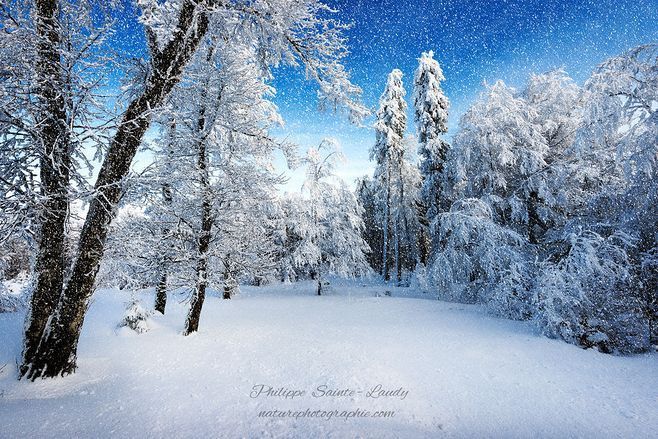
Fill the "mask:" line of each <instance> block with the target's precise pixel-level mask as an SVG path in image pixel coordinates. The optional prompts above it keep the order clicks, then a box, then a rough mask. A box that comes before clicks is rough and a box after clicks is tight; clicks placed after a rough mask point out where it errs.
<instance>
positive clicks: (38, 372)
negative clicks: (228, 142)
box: [1, 0, 366, 379]
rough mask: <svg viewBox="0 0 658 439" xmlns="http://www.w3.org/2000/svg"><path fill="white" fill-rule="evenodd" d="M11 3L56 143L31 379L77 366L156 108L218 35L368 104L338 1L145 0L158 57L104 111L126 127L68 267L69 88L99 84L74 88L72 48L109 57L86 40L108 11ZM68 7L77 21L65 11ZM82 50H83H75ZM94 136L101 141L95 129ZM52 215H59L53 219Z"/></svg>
mask: <svg viewBox="0 0 658 439" xmlns="http://www.w3.org/2000/svg"><path fill="white" fill-rule="evenodd" d="M112 3H113V2H112ZM5 6H6V7H5V8H2V13H3V20H5V18H4V17H5V16H11V18H7V20H8V21H12V19H14V18H20V20H18V19H17V20H16V21H15V22H14V23H15V24H11V27H12V28H13V29H19V30H21V32H23V31H25V32H27V34H28V35H22V37H25V38H22V41H21V43H20V45H17V46H16V47H15V48H16V50H17V51H20V53H17V54H16V56H12V57H11V59H27V60H34V62H33V64H31V65H30V66H29V68H27V69H24V70H23V71H29V72H34V76H33V78H32V79H33V80H34V81H35V83H36V84H38V88H39V93H38V101H39V102H40V105H39V108H38V111H37V112H35V114H36V115H37V120H38V122H39V123H37V124H35V126H36V127H38V129H37V131H33V132H34V133H35V134H36V139H37V141H36V142H34V144H35V145H45V146H46V148H47V149H48V150H47V151H46V154H42V155H41V157H47V160H43V161H41V163H39V164H38V168H39V171H40V172H41V173H43V175H42V176H41V178H40V181H41V182H43V185H42V186H43V188H44V189H43V190H44V193H43V196H44V199H45V200H46V201H45V203H46V206H45V207H44V212H45V213H47V214H45V213H44V214H43V215H40V217H39V218H40V222H41V223H43V224H41V230H42V231H44V230H47V231H48V232H47V234H43V235H42V237H41V239H40V240H39V251H40V253H39V254H41V255H42V257H41V261H42V262H41V263H39V261H37V264H36V271H37V273H36V274H37V277H40V278H42V281H41V283H40V281H39V280H38V279H37V287H36V288H35V292H34V294H33V296H32V301H31V307H30V309H31V312H30V316H29V318H28V322H27V324H26V333H25V335H26V345H25V350H24V355H23V361H22V363H23V364H22V367H21V375H23V376H28V377H29V378H31V379H34V378H37V377H40V376H57V375H60V374H67V373H71V372H73V371H74V369H75V359H76V347H77V342H78V338H79V334H80V330H81V328H82V323H83V320H84V316H85V313H86V310H87V308H88V306H87V305H88V301H89V298H90V297H91V294H92V292H93V289H94V284H95V281H96V274H97V272H98V269H99V266H100V261H101V257H102V255H103V252H104V249H105V242H106V239H107V235H108V231H109V227H110V224H111V222H112V219H113V216H114V214H115V212H116V209H117V206H118V204H119V201H120V200H121V197H122V195H123V189H124V183H125V179H126V177H127V175H128V173H129V170H130V165H131V163H132V161H133V158H134V157H135V154H136V153H137V150H138V148H139V146H140V144H141V142H142V138H143V137H144V134H145V133H146V131H147V130H148V129H149V127H150V125H151V121H152V116H153V112H154V110H156V109H158V108H161V107H162V105H163V104H165V103H166V101H167V98H168V96H169V95H170V94H171V92H172V90H173V89H174V88H175V87H177V86H179V85H180V84H181V80H182V79H183V78H185V77H186V75H187V74H188V72H187V67H188V64H189V62H190V61H191V60H192V59H193V58H194V57H195V54H197V53H198V51H199V49H200V48H201V47H203V46H207V42H208V41H215V42H216V41H222V40H224V39H228V40H229V41H228V42H229V43H231V42H235V43H240V45H241V46H243V47H249V48H251V50H253V52H252V53H253V61H254V62H256V63H257V64H258V65H259V67H260V68H261V70H262V71H263V72H264V73H265V74H270V73H271V72H270V68H271V67H272V66H274V65H278V64H280V63H282V62H283V63H287V64H293V65H297V64H302V65H303V66H304V68H305V71H306V74H307V75H308V76H309V77H310V78H312V79H313V80H315V81H316V82H317V84H318V86H319V95H320V101H321V103H322V104H323V105H324V106H325V107H341V108H347V110H348V111H349V113H350V115H351V117H353V118H354V119H359V118H360V117H362V116H363V115H364V114H365V113H366V110H365V109H364V107H363V106H361V105H360V104H359V103H358V102H357V101H355V97H356V96H358V94H359V93H360V90H359V88H358V87H356V86H354V85H353V84H352V83H351V82H350V80H349V74H348V72H347V71H346V70H345V68H344V67H343V65H342V64H341V62H342V60H343V59H344V57H345V55H346V53H347V51H346V46H345V40H344V38H343V37H342V30H343V29H344V28H345V26H344V25H343V24H341V23H340V22H338V21H337V20H335V19H334V18H332V17H331V15H330V14H331V10H330V9H329V8H328V7H327V6H326V5H324V4H323V3H321V2H320V1H319V0H304V1H301V2H300V1H298V0H276V1H270V2H251V1H241V0H235V1H228V2H215V1H212V0H201V1H192V0H173V1H167V2H164V3H163V2H159V1H155V0H145V1H140V2H138V7H139V8H137V10H138V11H140V16H139V17H138V18H139V21H140V23H141V24H142V25H143V28H144V30H145V34H146V37H147V43H148V59H147V60H146V61H145V62H141V61H138V62H137V64H136V65H135V69H133V71H132V73H131V74H130V76H131V77H130V78H129V79H128V80H127V81H125V82H126V84H127V86H126V87H125V89H124V90H125V93H124V95H123V96H125V98H127V101H124V102H121V101H120V102H119V105H118V107H119V108H122V113H121V114H120V115H108V117H106V118H101V119H100V120H111V121H114V122H115V123H116V125H114V126H112V127H111V128H112V130H108V137H107V139H106V141H105V142H100V141H99V143H104V144H105V145H107V147H106V150H105V151H106V152H105V154H104V155H103V159H102V160H103V164H102V166H101V167H100V170H99V173H98V177H97V179H96V182H95V185H94V188H93V190H91V191H90V193H91V196H90V203H89V209H88V213H87V215H86V218H85V222H84V225H83V227H82V230H81V233H80V238H79V243H78V248H77V250H76V255H75V257H74V258H73V262H72V266H71V267H70V269H66V267H64V263H63V262H62V261H61V257H62V255H63V253H64V252H63V251H61V247H62V244H61V243H63V242H64V241H65V235H66V230H65V227H64V223H65V221H66V210H67V204H68V203H67V201H68V198H67V196H68V192H69V188H70V187H71V185H72V182H71V175H69V170H70V169H71V168H72V167H77V166H75V165H77V163H75V160H74V159H73V151H74V148H73V145H74V143H75V142H74V140H75V138H74V137H73V133H75V134H77V132H78V131H76V130H71V129H70V127H71V126H73V124H68V125H67V123H66V122H67V121H68V122H70V121H72V120H74V114H73V113H72V111H75V110H76V109H78V108H79V107H78V106H77V105H67V101H66V98H67V97H68V94H67V93H65V91H67V90H73V94H72V95H71V96H72V97H73V98H74V100H73V102H76V100H75V99H76V98H77V99H83V98H86V97H88V96H90V93H88V90H86V89H79V88H72V89H70V88H68V83H67V82H66V80H67V76H66V75H65V74H64V73H65V72H67V71H70V70H67V68H66V67H67V64H66V63H67V59H69V58H67V57H68V56H69V54H71V53H72V52H71V51H70V50H69V49H70V48H71V47H81V48H84V50H88V53H92V54H95V55H97V56H98V57H99V58H100V59H102V60H108V59H109V58H110V57H108V56H106V55H107V50H109V48H107V47H106V46H105V47H102V46H101V47H97V46H95V45H91V46H90V45H87V44H80V42H83V43H84V42H86V41H87V40H91V41H98V39H99V38H98V36H97V31H96V27H95V25H96V24H97V23H98V22H99V20H98V12H99V10H100V9H99V8H98V7H97V4H96V3H89V2H87V3H82V4H81V3H79V2H70V3H69V2H67V1H65V0H43V1H38V2H35V3H34V4H32V2H11V3H8V4H6V5H5ZM72 11H73V12H72ZM67 17H72V19H71V20H67V19H66V18H67ZM81 17H82V18H85V17H86V18H88V20H85V19H81ZM7 20H5V21H7ZM69 22H72V23H83V24H85V25H87V24H89V25H93V26H91V27H89V31H86V30H85V31H83V32H70V33H68V32H67V29H68V28H67V27H66V26H64V24H65V23H69ZM110 23H113V22H112V21H110ZM21 32H17V33H12V32H2V37H1V38H2V39H3V43H2V47H9V46H10V44H7V43H6V41H10V40H12V38H15V37H16V35H21ZM25 32H23V33H25ZM68 36H71V37H72V39H71V40H70V41H72V42H73V44H68V42H69V40H67V38H65V37H68ZM12 41H13V40H12ZM104 49H106V50H104ZM3 59H4V58H3ZM72 59H75V60H78V59H79V58H78V57H76V56H75V55H74V56H73V57H72ZM87 67H88V66H87ZM78 73H80V74H81V75H82V76H85V77H86V78H87V79H88V80H89V82H90V83H92V84H94V85H97V84H99V80H98V77H97V76H96V75H97V74H98V73H99V69H95V68H92V67H89V68H82V69H80V70H79V71H78ZM12 94H13V92H12ZM113 98H114V97H111V98H110V100H113ZM122 104H123V105H122ZM15 108H20V107H19V106H18V105H17V106H15ZM4 119H5V117H3V120H4ZM20 119H21V117H19V120H20ZM92 121H93V122H92ZM95 121H96V119H85V120H84V122H85V123H84V126H86V127H87V128H89V129H90V131H91V132H92V133H94V134H97V133H98V132H99V131H98V130H96V129H95V128H96V127H95V123H94V122H95ZM103 127H104V126H103ZM19 138H20V137H19ZM87 138H89V139H94V140H96V139H95V138H94V136H88V137H87ZM72 175H76V174H75V173H74V174H72ZM12 184H14V183H12ZM47 221H52V222H53V224H52V225H50V224H46V222H47ZM65 272H66V273H67V274H68V276H66V279H65V276H64V273H65ZM39 285H43V288H42V287H39ZM51 317H52V318H51Z"/></svg>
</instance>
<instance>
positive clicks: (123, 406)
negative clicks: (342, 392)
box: [0, 283, 658, 438]
mask: <svg viewBox="0 0 658 439" xmlns="http://www.w3.org/2000/svg"><path fill="white" fill-rule="evenodd" d="M312 288H313V287H312V285H311V284H309V283H302V284H299V285H294V286H290V285H278V286H273V287H267V288H245V289H244V291H243V293H242V294H241V295H240V296H238V297H236V298H235V299H234V300H231V301H223V300H221V299H219V298H218V297H209V298H208V299H207V302H206V304H205V306H204V310H203V314H202V321H201V331H200V332H199V333H198V334H195V335H193V336H191V337H187V338H186V337H183V336H181V335H180V333H181V329H182V325H183V322H184V316H185V304H181V303H179V302H178V301H177V300H176V299H175V298H171V297H170V301H169V304H168V305H167V306H168V314H167V315H166V316H164V317H162V316H157V317H154V318H153V321H152V322H151V325H152V329H151V331H150V332H148V333H145V334H142V335H136V334H134V333H132V332H131V331H129V330H128V329H126V328H123V329H121V330H117V329H116V324H117V323H118V321H119V320H120V318H121V315H122V313H123V308H124V302H125V301H127V300H128V299H129V294H128V293H125V292H117V291H108V290H104V291H99V292H97V293H96V295H95V296H94V302H93V303H92V305H91V309H90V311H89V314H88V316H87V319H86V322H85V327H84V330H83V335H82V338H81V341H80V346H79V362H78V365H79V367H80V368H79V370H78V372H77V373H76V374H75V375H73V376H70V377H67V378H65V379H57V380H46V381H38V382H35V383H27V382H17V381H16V379H15V364H14V358H15V357H16V356H17V355H18V354H19V352H20V340H19V339H20V333H21V328H22V318H23V316H22V315H18V314H0V334H1V335H0V337H2V339H1V340H0V341H1V343H0V368H2V367H3V366H2V365H5V366H4V368H3V369H2V371H1V372H0V426H1V428H0V437H2V438H14V437H24V436H25V435H26V434H29V435H30V436H32V437H76V436H85V437H89V436H93V437H136V436H144V437H162V436H168V437H190V438H191V437H299V438H310V437H336V438H342V437H412V438H413V437H443V436H445V437H473V436H491V437H574V436H577V437H634V438H641V437H652V436H653V437H655V432H656V431H658V356H657V355H655V354H652V355H642V356H636V357H613V356H609V355H604V354H600V353H597V352H594V351H585V350H582V349H579V348H577V347H574V346H571V345H568V344H566V343H563V342H560V341H555V340H548V339H546V338H542V337H540V336H538V335H536V334H534V333H533V331H532V330H531V329H530V328H529V327H528V326H527V325H526V324H523V323H518V322H511V321H506V320H499V319H494V318H491V317H488V316H486V315H484V314H483V313H482V312H481V310H479V309H478V308H475V307H470V306H464V305H458V304H451V303H444V302H438V301H434V300H420V299H415V298H410V297H399V296H400V295H401V294H402V293H403V291H404V290H398V289H392V290H391V291H392V296H393V297H386V296H383V297H374V296H375V294H376V293H377V292H379V293H383V291H384V288H383V287H381V286H369V287H360V286H349V285H343V286H334V287H333V291H331V292H330V294H331V295H329V296H323V297H315V296H312V295H311V294H312V293H311V291H312ZM410 295H411V296H413V295H416V296H419V297H422V296H423V294H421V293H413V292H412V293H411V294H410ZM140 296H142V297H143V298H144V300H145V301H147V303H151V302H150V301H151V300H152V299H151V297H152V294H150V293H141V294H140ZM258 384H265V385H271V386H273V387H275V388H278V387H286V388H288V389H299V390H305V391H306V392H307V394H306V395H304V396H301V397H297V398H295V399H293V400H290V399H283V398H280V397H275V396H271V397H265V396H262V395H261V396H260V397H258V398H250V392H251V391H252V388H253V386H254V385H258ZM377 384H381V385H382V388H384V389H390V390H395V389H399V388H402V389H403V390H406V391H408V394H407V395H406V397H405V398H404V399H401V397H400V396H391V397H381V398H378V399H373V398H368V397H366V396H365V395H366V393H367V392H368V390H370V389H372V387H374V386H376V385H377ZM321 385H327V386H328V388H333V389H345V388H350V389H353V390H355V391H362V392H363V393H360V394H355V395H353V396H351V397H350V396H337V397H333V398H329V397H321V398H314V397H312V396H310V395H309V394H308V393H309V392H311V391H312V390H314V389H315V388H316V387H317V386H321ZM306 408H309V409H310V410H318V409H322V410H328V411H329V410H338V411H339V412H342V411H353V410H356V409H357V408H358V409H360V410H362V411H366V410H367V411H370V412H375V411H395V415H394V416H393V417H391V418H385V419H382V418H377V419H375V418H372V417H369V418H366V417H360V418H357V419H348V420H346V419H343V418H336V417H334V418H332V419H319V418H298V419H291V418H277V419H272V418H259V417H258V413H259V412H260V411H261V410H267V411H269V410H274V409H277V410H281V411H285V410H288V409H291V410H293V411H300V410H301V411H303V410H305V409H306Z"/></svg>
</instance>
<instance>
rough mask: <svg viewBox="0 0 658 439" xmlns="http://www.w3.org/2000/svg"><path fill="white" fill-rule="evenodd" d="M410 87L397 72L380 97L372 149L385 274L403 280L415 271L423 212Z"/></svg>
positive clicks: (394, 72) (386, 276)
mask: <svg viewBox="0 0 658 439" xmlns="http://www.w3.org/2000/svg"><path fill="white" fill-rule="evenodd" d="M405 95H406V91H405V89H404V85H403V83H402V72H401V71H400V70H398V69H395V70H393V71H392V72H391V73H390V74H389V75H388V79H387V82H386V88H385V89H384V93H383V94H382V96H381V98H380V99H379V110H378V111H377V121H376V123H375V134H376V141H375V145H374V146H373V148H372V150H371V152H370V158H371V160H375V162H376V168H375V173H374V181H375V182H376V186H377V187H376V200H377V202H376V203H377V221H378V222H379V223H380V224H381V230H382V250H381V257H382V263H381V274H382V276H384V279H385V280H387V281H388V280H390V279H391V272H392V271H393V272H394V273H395V275H396V278H397V281H398V283H399V282H401V281H402V273H403V270H409V271H411V270H413V269H414V267H415V266H416V262H417V259H418V239H419V234H420V231H419V226H418V216H417V200H418V189H419V186H420V175H419V174H418V170H417V168H416V167H414V166H412V165H410V162H409V159H410V150H411V141H410V140H409V139H407V138H405V132H406V129H407V103H406V101H405V99H404V97H405Z"/></svg>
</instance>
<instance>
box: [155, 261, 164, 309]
mask: <svg viewBox="0 0 658 439" xmlns="http://www.w3.org/2000/svg"><path fill="white" fill-rule="evenodd" d="M166 307H167V270H166V269H165V270H162V273H160V281H159V282H158V286H157V287H156V289H155V310H156V311H157V312H159V313H160V314H163V315H164V313H165V308H166Z"/></svg>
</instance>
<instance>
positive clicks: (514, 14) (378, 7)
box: [274, 0, 658, 188]
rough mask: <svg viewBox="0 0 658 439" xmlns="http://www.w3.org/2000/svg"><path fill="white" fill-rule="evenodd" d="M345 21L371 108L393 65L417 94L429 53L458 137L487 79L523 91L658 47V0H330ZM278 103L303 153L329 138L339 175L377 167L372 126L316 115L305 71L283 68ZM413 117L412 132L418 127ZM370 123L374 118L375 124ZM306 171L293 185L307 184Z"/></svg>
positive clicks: (352, 63)
mask: <svg viewBox="0 0 658 439" xmlns="http://www.w3.org/2000/svg"><path fill="white" fill-rule="evenodd" d="M328 3H329V4H330V5H331V6H332V7H334V8H336V9H338V10H339V13H338V17H339V18H340V19H341V20H343V21H346V22H351V23H353V25H354V26H353V28H352V29H351V30H350V31H349V32H348V37H349V42H350V50H351V54H350V56H349V58H348V60H347V65H348V67H349V68H350V70H351V71H352V72H353V79H354V82H355V83H357V84H358V85H360V86H361V87H362V88H363V90H364V96H363V98H364V102H365V104H366V105H368V106H369V107H371V108H376V106H377V102H378V99H379V96H380V94H381V93H382V91H383V87H384V84H385V81H386V75H387V74H388V72H390V71H391V70H392V69H394V68H399V69H401V70H402V71H403V72H404V74H405V86H406V87H407V96H408V97H410V96H411V85H412V81H413V72H414V69H415V68H416V64H417V59H418V58H419V57H420V54H421V52H423V51H427V50H433V51H434V53H435V58H436V59H438V61H439V62H440V64H441V67H442V68H443V71H444V74H445V76H446V81H445V82H444V84H443V87H444V90H445V92H446V94H447V96H448V97H449V99H450V101H451V113H450V124H449V128H450V132H449V134H448V137H450V136H452V134H453V133H454V130H455V128H456V127H457V124H458V122H459V117H460V116H461V115H462V114H463V113H464V112H465V111H466V109H467V108H468V106H469V104H470V103H472V101H473V99H474V98H475V97H476V96H477V95H478V94H479V93H480V92H481V90H482V83H483V81H487V82H493V81H495V80H497V79H503V80H504V81H505V82H507V83H508V84H511V85H513V86H516V87H522V86H523V84H524V83H525V81H526V79H527V77H528V75H529V74H530V73H533V72H537V73H539V72H545V71H548V70H551V69H553V68H557V67H564V68H565V69H566V70H567V72H568V73H569V74H570V75H571V76H572V77H573V78H574V79H575V80H576V81H577V82H578V83H581V84H582V82H584V80H585V79H587V77H588V76H589V74H590V73H591V71H592V70H593V69H594V68H595V67H596V65H597V64H599V63H601V62H602V61H604V60H605V59H606V58H608V57H610V56H613V55H616V54H619V53H621V52H623V51H625V50H627V49H629V48H631V47H634V46H636V45H639V44H643V43H649V42H656V41H658V0H634V1H628V0H617V1H612V0H597V1H577V0H562V1H556V0H502V1H493V0H491V1H487V0H444V1H439V0H396V1H394V0H331V1H329V2H328ZM275 77H276V79H275V81H274V85H275V86H276V88H277V90H278V93H279V95H278V97H277V99H276V103H277V104H278V105H279V107H280V110H281V112H282V114H283V116H284V118H285V120H286V122H287V125H286V127H285V128H284V129H283V130H277V134H278V135H285V136H289V138H290V139H291V140H293V141H296V142H297V143H299V145H300V148H301V149H304V148H306V147H308V146H312V145H316V144H319V143H320V141H321V140H322V138H323V137H333V138H336V139H338V140H339V141H340V143H341V144H342V146H343V150H344V152H345V155H346V156H347V158H348V161H347V163H345V165H344V166H343V167H341V169H340V174H341V176H342V177H343V178H344V179H345V180H347V181H348V182H350V181H351V180H353V179H354V177H356V176H359V175H363V174H366V173H369V172H371V171H372V167H373V166H372V164H371V163H369V161H368V151H369V149H370V147H371V145H372V143H373V142H374V133H373V132H372V131H371V130H370V129H363V128H362V129H359V128H355V127H352V126H350V125H349V124H348V123H347V122H345V120H344V118H341V117H339V116H335V115H333V114H331V113H319V112H317V111H316V108H317V107H316V100H315V89H314V87H313V84H311V83H309V82H307V81H305V80H304V78H303V74H302V73H299V72H294V71H292V70H291V69H288V68H283V69H280V70H279V71H277V72H275ZM409 116H410V127H409V128H410V131H413V130H414V127H413V121H412V119H411V113H410V114H409ZM367 124H368V125H372V121H371V120H369V121H367ZM300 179H301V174H300V173H299V172H297V173H295V174H294V175H293V176H292V180H291V181H290V184H289V186H290V187H291V188H295V187H297V186H298V185H299V183H300Z"/></svg>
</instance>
